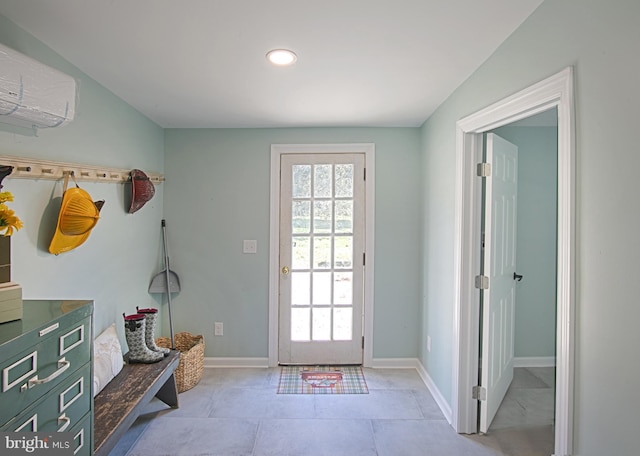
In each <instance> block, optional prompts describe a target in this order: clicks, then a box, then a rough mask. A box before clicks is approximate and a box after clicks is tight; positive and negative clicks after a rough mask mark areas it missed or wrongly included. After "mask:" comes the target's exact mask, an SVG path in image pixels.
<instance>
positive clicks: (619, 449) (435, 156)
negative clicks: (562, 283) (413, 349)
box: [420, 0, 640, 456]
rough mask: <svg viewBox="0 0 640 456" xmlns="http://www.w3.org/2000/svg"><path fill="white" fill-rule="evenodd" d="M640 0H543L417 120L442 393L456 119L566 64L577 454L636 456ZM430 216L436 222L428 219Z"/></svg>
mask: <svg viewBox="0 0 640 456" xmlns="http://www.w3.org/2000/svg"><path fill="white" fill-rule="evenodd" d="M638 17H640V2H638V1H637V0H617V1H614V2H602V1H599V0H581V1H578V0H562V1H559V0H547V1H545V2H544V3H543V4H542V5H541V7H540V8H538V9H537V10H536V11H535V12H534V13H533V14H532V15H531V16H530V17H529V19H527V20H526V21H525V22H524V23H523V25H522V26H521V27H520V28H519V29H518V30H516V31H515V32H514V33H513V34H512V36H511V37H510V38H509V39H507V40H506V41H505V43H503V45H502V46H501V47H500V48H499V49H498V50H497V51H496V52H495V54H494V55H493V56H492V57H491V58H489V59H488V60H487V62H485V64H484V65H482V66H481V67H480V68H479V69H478V70H477V71H476V72H475V73H474V74H473V75H472V76H471V77H470V78H469V79H468V80H467V81H466V82H465V83H464V84H462V85H461V86H460V87H459V88H458V89H457V90H456V92H455V93H454V94H453V95H452V96H451V97H450V98H449V99H448V100H447V101H446V102H445V103H444V104H443V105H442V106H441V107H440V108H439V109H438V110H437V112H436V113H435V114H434V115H433V116H432V117H431V118H430V119H429V120H428V121H427V122H426V123H425V125H424V126H423V128H422V138H423V146H422V147H423V157H424V159H423V163H424V166H423V182H424V187H423V195H424V206H423V208H424V220H425V221H427V222H428V223H425V224H424V226H425V227H424V241H423V242H424V258H425V259H424V265H425V269H424V271H423V274H424V311H423V314H424V319H423V331H422V340H423V343H424V337H425V336H426V334H431V335H432V337H434V340H433V348H432V351H431V352H430V353H427V352H426V350H425V348H424V345H423V346H422V347H421V350H420V351H421V360H422V362H423V364H424V365H425V366H426V367H427V369H428V371H429V374H430V375H431V377H432V378H433V380H434V382H435V383H436V385H437V387H438V388H439V389H440V391H441V392H442V394H443V395H444V396H445V397H446V398H447V399H449V400H450V399H451V382H452V367H453V366H452V362H451V359H452V344H453V339H452V337H453V336H452V329H453V292H454V288H453V273H454V271H453V266H452V257H453V254H454V244H453V235H452V233H453V229H454V226H453V223H454V216H453V205H454V185H455V184H454V182H455V159H454V156H455V123H456V121H457V120H458V119H460V118H462V117H464V116H466V115H469V114H471V113H473V112H475V111H477V110H479V109H482V108H484V107H485V106H488V105H489V104H491V103H494V102H496V101H498V100H500V99H502V98H504V97H506V96H508V95H510V94H512V93H515V92H517V91H518V90H521V89H523V88H525V87H527V86H529V85H531V84H533V83H535V82H537V81H539V80H541V79H544V78H546V77H548V76H550V75H552V74H555V73H557V72H558V71H560V70H562V69H563V68H565V67H567V66H569V65H573V66H574V68H575V78H576V79H575V82H576V84H575V95H576V100H575V106H576V135H577V136H576V144H577V164H576V165H577V169H576V183H577V198H576V216H577V220H576V221H577V245H576V259H577V265H576V266H577V268H576V284H577V290H576V291H577V294H576V295H577V308H576V322H575V324H576V376H575V393H576V396H575V423H574V427H575V434H574V435H575V451H574V453H575V454H576V455H585V456H586V455H589V456H601V455H604V454H619V455H631V454H636V453H637V438H636V431H635V422H636V421H637V413H638V410H639V409H640V396H639V395H638V394H637V392H636V388H635V384H636V383H637V381H638V380H640V366H639V365H638V363H636V362H634V360H636V359H637V357H638V354H637V347H638V346H640V332H639V331H638V329H637V325H638V321H640V306H638V292H637V287H636V283H637V278H638V276H639V275H640V263H639V262H638V260H637V259H638V258H639V257H640V243H639V242H637V241H636V239H637V231H638V226H640V210H639V209H640V206H639V204H638V194H639V192H640V188H639V186H638V178H637V170H638V169H640V154H638V152H637V151H638V146H637V137H636V134H635V133H636V130H637V126H636V124H637V119H638V118H640V91H639V90H638V74H640V60H638V58H637V55H638V48H639V47H640V28H639V27H638V25H637V20H638ZM429 221H431V222H433V221H435V223H431V222H429Z"/></svg>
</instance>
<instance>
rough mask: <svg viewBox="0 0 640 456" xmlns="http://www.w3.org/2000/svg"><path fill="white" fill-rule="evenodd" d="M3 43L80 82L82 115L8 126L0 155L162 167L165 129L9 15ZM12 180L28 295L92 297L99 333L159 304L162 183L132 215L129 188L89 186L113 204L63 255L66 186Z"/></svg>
mask: <svg viewBox="0 0 640 456" xmlns="http://www.w3.org/2000/svg"><path fill="white" fill-rule="evenodd" d="M0 42H1V43H2V44H4V45H6V46H9V47H11V48H14V49H16V50H17V51H19V52H22V53H23V54H26V55H29V56H30V57H33V58H35V59H36V60H39V61H41V62H43V63H45V64H47V65H49V66H52V67H54V68H57V69H59V70H61V71H63V72H65V73H67V74H69V75H71V76H73V77H74V78H75V79H76V80H77V81H78V83H79V92H78V100H79V101H78V106H77V111H76V119H75V120H74V121H73V122H72V123H71V124H69V125H67V126H64V127H61V128H58V129H51V130H45V129H42V130H39V132H38V135H37V136H26V135H24V134H22V133H23V132H22V131H20V130H16V129H15V128H11V127H7V126H2V124H0V155H14V156H20V157H28V158H39V159H46V160H56V161H65V162H77V163H86V164H93V165H104V166H109V167H115V168H124V169H132V168H140V169H143V170H147V171H150V172H151V171H153V172H163V169H164V135H163V131H162V129H161V128H160V127H158V126H157V125H156V124H154V123H153V122H151V121H149V120H148V119H147V118H146V117H144V116H142V115H141V114H140V113H139V112H137V111H135V110H134V109H132V108H131V107H130V106H129V105H127V104H126V103H124V102H122V101H121V100H120V99H119V98H117V97H116V96H114V95H113V94H112V93H110V92H109V91H107V90H106V89H105V88H104V87H102V86H100V85H99V84H97V83H96V82H95V81H93V80H92V79H91V78H89V77H88V76H87V75H85V74H83V73H82V72H80V71H79V70H78V69H77V68H75V67H73V66H72V65H70V64H69V63H68V62H66V61H65V60H63V59H62V58H61V57H60V56H59V55H57V54H55V53H54V52H53V51H51V49H49V48H47V47H46V46H44V45H43V44H42V43H41V42H39V41H38V40H36V39H35V38H34V37H33V36H31V35H29V34H27V33H25V32H24V31H23V30H22V29H20V28H19V27H17V26H16V25H15V24H13V23H12V22H10V21H8V20H6V19H5V18H4V17H2V16H0ZM17 131H18V132H17ZM3 184H4V190H9V191H11V192H12V193H13V194H14V197H15V202H14V203H11V207H12V208H13V209H15V211H16V213H17V214H18V215H19V216H20V218H21V219H22V220H23V222H24V225H25V228H24V229H22V230H20V231H19V232H17V233H16V234H15V235H14V236H13V238H12V262H13V264H12V273H13V274H12V275H13V277H12V278H13V280H14V281H15V282H17V283H19V284H20V285H22V289H23V296H24V298H25V299H50V298H55V299H93V300H94V301H95V320H94V327H95V330H96V332H98V331H101V330H102V329H104V328H105V327H106V326H108V325H109V324H110V323H111V322H117V323H118V324H117V328H118V331H119V332H120V335H121V336H122V334H123V327H122V312H127V313H130V312H132V311H135V306H136V305H139V306H154V305H156V304H157V301H155V299H154V298H153V297H152V296H150V295H149V294H148V293H147V288H148V286H149V280H150V278H151V276H152V275H153V274H154V273H155V272H157V271H159V270H160V269H161V266H162V253H161V236H160V233H161V232H160V219H161V218H162V200H163V186H162V185H159V186H157V193H156V195H155V197H154V198H153V199H152V200H151V201H150V202H149V203H147V205H146V206H144V207H143V208H142V209H141V210H140V211H138V212H136V213H135V214H133V215H129V214H127V213H126V209H125V197H124V184H105V183H84V182H81V183H80V186H81V187H82V188H84V189H85V190H87V191H88V192H89V193H90V194H91V196H92V197H93V198H94V199H96V200H97V199H104V200H106V204H105V206H104V208H103V209H102V212H101V219H100V221H99V222H98V224H97V225H96V227H95V228H94V229H93V231H92V232H91V235H90V237H89V239H88V240H87V242H86V243H85V244H84V245H82V246H80V247H79V248H78V249H76V250H73V251H71V252H68V253H64V254H61V255H59V256H54V255H51V254H49V253H48V250H47V249H48V246H49V242H50V241H51V236H52V235H53V230H54V229H55V225H56V221H57V216H58V211H59V207H60V196H61V194H62V183H61V182H56V181H52V180H31V179H29V180H27V179H12V178H10V177H9V178H7V179H5V180H4V182H3ZM127 209H128V208H127Z"/></svg>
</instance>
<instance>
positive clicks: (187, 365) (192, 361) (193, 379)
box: [156, 332, 204, 393]
mask: <svg viewBox="0 0 640 456" xmlns="http://www.w3.org/2000/svg"><path fill="white" fill-rule="evenodd" d="M174 339H175V348H176V350H178V351H179V352H180V363H179V364H178V368H177V369H176V371H175V376H176V383H177V385H178V392H179V393H182V392H184V391H187V390H190V389H191V388H193V387H194V386H196V385H197V384H198V382H199V381H200V379H201V378H202V370H203V369H204V337H202V336H201V335H198V336H194V335H193V334H190V333H188V332H179V333H178V334H176V335H175V337H174ZM156 344H157V345H158V346H160V347H164V348H171V339H170V338H168V337H158V338H157V339H156Z"/></svg>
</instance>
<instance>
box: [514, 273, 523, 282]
mask: <svg viewBox="0 0 640 456" xmlns="http://www.w3.org/2000/svg"><path fill="white" fill-rule="evenodd" d="M513 280H517V281H518V282H522V276H521V275H520V274H516V273H515V272H514V273H513Z"/></svg>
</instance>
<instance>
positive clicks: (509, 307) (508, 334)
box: [480, 133, 518, 433]
mask: <svg viewBox="0 0 640 456" xmlns="http://www.w3.org/2000/svg"><path fill="white" fill-rule="evenodd" d="M486 138H487V143H486V161H487V163H490V164H491V174H490V176H489V177H487V178H486V180H485V200H484V208H485V209H484V234H485V247H484V252H483V254H484V258H483V275H485V276H488V277H489V286H488V288H486V289H483V290H482V340H481V343H482V349H481V352H482V355H481V356H482V359H481V375H480V377H481V382H480V383H481V386H482V387H484V388H485V391H486V400H481V402H480V432H483V433H486V432H487V431H488V429H489V426H491V421H492V420H493V417H494V416H495V414H496V412H497V411H498V408H499V407H500V404H501V403H502V400H503V399H504V395H505V394H506V392H507V389H508V388H509V385H511V381H512V380H513V346H514V313H515V298H516V296H515V277H514V274H515V272H516V220H517V206H518V205H517V203H518V148H517V147H516V146H515V145H513V144H511V143H510V142H508V141H506V140H504V139H502V138H501V137H499V136H497V135H495V134H493V133H489V134H487V136H486Z"/></svg>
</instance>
